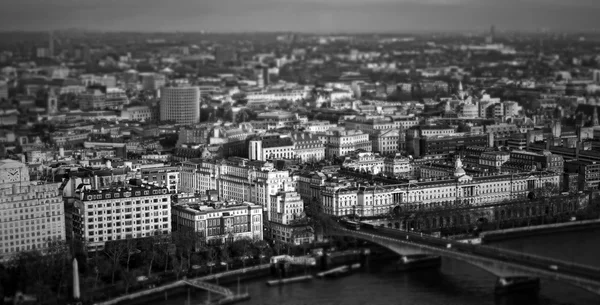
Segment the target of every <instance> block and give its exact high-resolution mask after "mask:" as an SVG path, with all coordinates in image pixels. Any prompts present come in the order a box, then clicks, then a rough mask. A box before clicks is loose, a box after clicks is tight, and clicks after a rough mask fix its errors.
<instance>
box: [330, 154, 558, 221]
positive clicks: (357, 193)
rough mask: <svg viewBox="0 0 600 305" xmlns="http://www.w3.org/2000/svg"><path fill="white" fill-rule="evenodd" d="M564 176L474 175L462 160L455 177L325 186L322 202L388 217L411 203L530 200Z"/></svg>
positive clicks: (343, 211)
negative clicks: (539, 191) (379, 184)
mask: <svg viewBox="0 0 600 305" xmlns="http://www.w3.org/2000/svg"><path fill="white" fill-rule="evenodd" d="M457 163H459V162H457ZM560 176H561V175H560V174H557V173H547V172H534V173H524V174H509V175H488V176H479V177H471V176H468V175H466V174H465V171H464V169H462V163H459V164H456V165H455V173H454V177H448V178H443V179H426V180H423V181H415V182H410V183H404V184H397V185H384V186H366V187H365V186H338V185H336V184H331V185H328V184H326V185H324V186H323V187H322V188H321V193H320V198H319V202H321V204H322V206H323V211H324V212H325V213H327V214H330V215H334V216H344V215H358V216H361V217H363V216H385V215H389V213H392V212H393V211H394V209H400V210H401V209H402V208H403V206H405V205H408V204H410V205H417V206H422V207H423V208H435V207H437V206H444V205H446V204H448V203H455V202H458V201H460V202H461V203H463V204H466V205H473V206H477V205H482V204H494V203H499V202H502V201H506V200H517V199H527V198H528V196H531V194H532V193H533V192H535V191H536V190H539V189H542V188H547V187H548V184H551V185H553V186H556V187H557V189H558V187H559V184H560Z"/></svg>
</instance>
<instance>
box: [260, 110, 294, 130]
mask: <svg viewBox="0 0 600 305" xmlns="http://www.w3.org/2000/svg"><path fill="white" fill-rule="evenodd" d="M299 124H300V118H299V117H298V114H297V113H291V112H286V111H270V112H264V113H259V114H258V116H257V117H256V121H253V122H252V126H253V127H254V128H258V129H264V130H271V129H280V128H291V129H294V128H296V126H298V125H299Z"/></svg>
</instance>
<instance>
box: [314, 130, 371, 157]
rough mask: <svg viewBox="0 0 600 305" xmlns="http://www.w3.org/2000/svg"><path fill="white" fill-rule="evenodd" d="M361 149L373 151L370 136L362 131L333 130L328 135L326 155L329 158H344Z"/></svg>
mask: <svg viewBox="0 0 600 305" xmlns="http://www.w3.org/2000/svg"><path fill="white" fill-rule="evenodd" d="M359 149H362V150H364V151H371V150H372V144H371V141H369V134H367V133H363V132H362V131H360V130H346V131H344V130H333V131H329V132H327V133H326V144H325V155H326V156H327V158H336V157H343V156H345V155H347V154H348V153H350V152H353V151H356V150H359Z"/></svg>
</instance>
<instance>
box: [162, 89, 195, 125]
mask: <svg viewBox="0 0 600 305" xmlns="http://www.w3.org/2000/svg"><path fill="white" fill-rule="evenodd" d="M160 120H161V121H174V122H176V123H178V124H196V123H198V122H199V120H200V89H199V88H198V87H192V86H182V87H163V88H161V93H160Z"/></svg>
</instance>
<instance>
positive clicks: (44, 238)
mask: <svg viewBox="0 0 600 305" xmlns="http://www.w3.org/2000/svg"><path fill="white" fill-rule="evenodd" d="M0 181H1V183H0V192H1V193H2V196H1V198H0V262H4V261H7V260H10V259H11V258H12V257H13V256H14V255H16V254H18V253H19V252H20V251H30V250H41V251H42V253H43V251H44V250H45V249H46V248H47V247H48V242H50V241H61V240H62V241H64V240H65V237H66V236H65V213H64V205H63V201H62V196H61V193H60V191H59V186H60V183H45V182H42V181H30V178H29V171H28V168H27V166H26V165H25V164H23V163H20V162H16V161H13V160H2V161H0Z"/></svg>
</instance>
